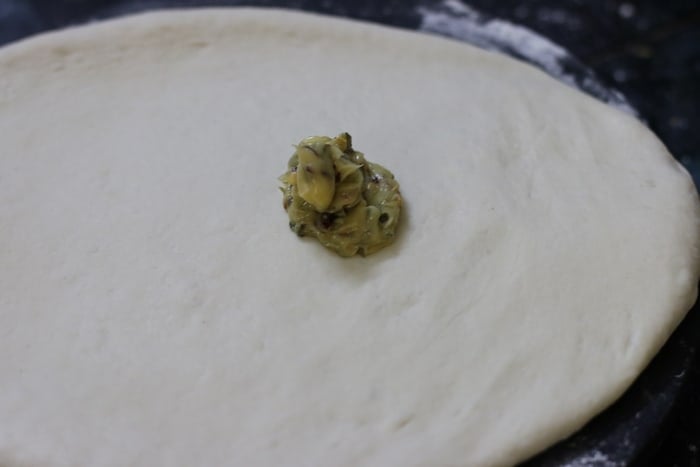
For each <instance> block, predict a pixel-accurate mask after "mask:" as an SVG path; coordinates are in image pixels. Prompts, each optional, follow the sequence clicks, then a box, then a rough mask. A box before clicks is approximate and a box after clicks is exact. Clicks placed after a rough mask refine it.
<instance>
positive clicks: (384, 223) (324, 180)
mask: <svg viewBox="0 0 700 467" xmlns="http://www.w3.org/2000/svg"><path fill="white" fill-rule="evenodd" d="M280 181H281V182H282V185H283V186H282V187H281V189H282V193H283V195H284V199H283V202H282V205H283V207H284V209H285V210H286V211H287V214H288V215H289V227H290V228H291V229H292V231H294V232H295V233H296V234H297V235H299V236H300V237H303V236H307V235H308V236H311V237H315V238H316V239H318V241H319V242H321V244H322V245H323V246H325V247H327V248H330V249H331V250H333V251H335V252H336V253H338V254H339V255H340V256H353V255H355V254H356V253H359V254H361V255H362V256H366V255H370V254H372V253H374V252H376V251H379V250H381V249H382V248H384V247H385V246H387V245H389V244H390V243H392V242H393V241H394V236H395V231H396V226H397V225H398V222H399V214H400V212H401V194H400V193H399V184H398V182H397V181H396V180H395V179H394V175H393V174H392V173H391V172H389V171H388V170H387V169H385V168H384V167H382V166H381V165H379V164H374V163H372V162H368V161H367V160H366V159H365V157H364V154H362V153H361V152H358V151H355V150H354V149H353V148H352V140H351V137H350V135H349V134H348V133H341V134H340V135H338V136H336V137H335V138H329V137H327V136H312V137H309V138H305V139H303V140H302V141H301V142H300V143H299V144H298V145H297V146H296V151H295V152H294V154H293V155H292V157H291V158H290V159H289V163H288V167H287V172H285V174H284V175H282V176H281V177H280Z"/></svg>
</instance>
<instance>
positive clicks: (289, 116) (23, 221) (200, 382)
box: [0, 9, 700, 467]
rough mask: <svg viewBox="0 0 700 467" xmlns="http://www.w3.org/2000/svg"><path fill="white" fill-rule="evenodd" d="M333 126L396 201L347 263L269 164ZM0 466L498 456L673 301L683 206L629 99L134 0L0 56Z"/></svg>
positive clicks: (390, 34)
mask: <svg viewBox="0 0 700 467" xmlns="http://www.w3.org/2000/svg"><path fill="white" fill-rule="evenodd" d="M341 131H349V132H351V133H352V135H353V137H354V141H355V144H356V146H357V147H358V148H360V149H361V150H362V151H363V152H364V153H365V154H366V155H367V156H368V157H369V158H371V159H372V160H376V161H377V162H378V163H380V164H383V165H385V166H386V167H388V168H390V169H391V170H392V171H393V172H394V174H395V175H396V177H397V179H398V180H400V181H401V189H402V193H403V195H404V199H405V201H406V208H405V211H404V214H402V216H403V217H404V219H405V222H404V225H402V226H401V227H400V230H399V236H400V238H399V240H398V241H397V243H396V244H394V245H393V246H391V247H390V248H387V249H386V250H383V251H382V252H380V253H378V254H376V255H373V256H371V257H368V258H354V259H343V258H340V257H337V256H336V255H334V254H333V253H330V252H329V251H327V250H326V249H324V248H322V247H320V246H319V245H318V244H316V242H314V241H312V240H308V241H305V240H301V239H299V238H297V237H295V236H294V235H292V234H291V233H290V232H289V229H288V227H287V219H286V216H285V213H284V211H283V210H282V208H281V206H280V194H279V192H278V191H277V187H276V177H277V176H278V175H279V174H280V173H281V172H282V171H283V170H284V168H285V164H286V161H287V159H288V157H289V155H290V154H291V152H292V150H293V149H292V147H291V145H292V144H293V143H294V142H295V141H298V140H299V139H300V138H303V137H305V136H309V135H313V134H320V135H335V134H337V133H339V132H341ZM0 134H2V139H1V140H0V245H1V246H0V265H2V266H1V267H0V333H1V334H0V355H2V356H3V357H2V358H1V359H0V464H2V465H8V466H25V465H31V466H74V465H90V466H123V465H133V466H178V465H181V466H192V465H212V466H213V465H238V466H281V465H293V466H381V467H386V466H402V467H403V466H424V467H427V466H430V467H433V466H456V465H468V466H493V465H508V464H512V463H515V462H517V461H521V460H523V459H525V458H527V457H528V456H530V455H532V454H534V453H536V452H537V451H539V450H541V449H544V448H546V447H547V446H548V445H550V444H552V443H553V442H555V441H556V440H558V439H560V438H562V437H564V436H566V435H569V434H570V433H572V432H573V431H575V430H576V429H578V428H579V427H581V426H582V425H583V424H584V423H585V422H586V421H587V420H589V419H590V418H591V417H592V416H594V415H595V414H596V413H597V412H599V411H600V410H602V409H604V408H605V407H606V406H607V405H609V404H610V403H611V402H612V401H614V400H615V398H617V397H618V396H619V395H620V394H621V393H622V392H623V391H624V390H625V388H627V386H628V385H629V384H630V383H631V382H632V381H633V379H634V378H635V377H636V375H637V374H638V373H639V372H640V371H641V370H642V369H643V368H644V366H645V365H646V364H647V363H648V362H649V360H650V358H651V357H652V356H653V355H654V353H655V352H656V351H657V350H658V349H659V347H660V346H661V345H662V343H663V342H664V341H665V339H666V338H667V337H668V335H669V334H670V332H671V331H672V330H673V328H674V327H675V326H676V324H677V323H678V322H679V321H680V320H681V319H682V317H683V316H684V314H685V313H686V311H687V310H688V309H689V308H690V307H691V305H692V304H693V302H694V300H695V298H696V292H697V284H698V275H699V240H698V232H699V227H700V223H699V219H700V207H699V203H698V196H697V192H696V189H695V187H694V185H693V183H692V181H691V179H690V177H689V176H688V174H687V173H686V172H685V171H684V170H683V169H682V167H681V166H680V165H679V164H678V163H677V162H676V161H675V160H674V159H673V158H672V157H671V156H670V155H669V154H668V153H667V151H666V150H665V148H664V147H663V145H662V144H661V143H660V142H659V141H658V140H657V139H656V138H655V137H654V136H653V135H652V134H651V133H650V132H649V131H648V130H647V129H646V128H645V127H644V126H643V125H641V124H640V123H639V122H637V121H635V120H634V119H633V118H631V117H629V116H626V115H623V114H622V113H621V112H619V111H616V110H614V109H611V108H609V107H607V106H605V105H603V104H601V103H599V102H596V101H594V100H593V99H591V98H589V97H587V96H584V95H582V94H580V93H579V92H577V91H575V90H573V89H570V88H568V87H566V86H564V85H562V84H559V83H558V82H556V81H555V80H553V79H551V78H549V77H548V76H546V75H544V74H543V73H542V72H540V71H538V70H536V69H534V68H532V67H530V66H528V65H525V64H522V63H518V62H516V61H514V60H511V59H509V58H506V57H503V56H499V55H495V54H492V53H487V52H484V51H481V50H477V49H475V48H472V47H470V46H468V45H465V44H462V43H457V42H452V41H449V40H445V39H439V38H435V37H428V36H425V35H420V34H416V33H411V32H404V31H399V30H392V29H388V28H384V27H379V26H372V25H366V24H360V23H355V22H349V21H345V20H338V19H331V18H323V17H318V16H311V15H307V14H300V13H291V12H282V11H272V10H267V11H258V10H246V9H236V10H201V11H188V12H180V11H171V12H167V13H150V14H145V15H141V16H136V17H131V18H126V19H120V20H116V21H109V22H106V23H103V24H95V25H90V26H87V27H81V28H77V29H73V30H68V31H64V32H58V33H54V34H48V35H45V36H41V37H37V38H34V39H30V40H28V41H25V42H22V43H19V44H16V45H12V46H10V47H7V48H5V49H3V50H2V51H0Z"/></svg>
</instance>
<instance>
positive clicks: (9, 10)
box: [0, 0, 700, 467]
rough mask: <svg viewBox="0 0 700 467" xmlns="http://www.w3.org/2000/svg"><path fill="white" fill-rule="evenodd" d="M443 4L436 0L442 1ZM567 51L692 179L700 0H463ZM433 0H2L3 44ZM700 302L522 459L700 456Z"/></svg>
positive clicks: (565, 461)
mask: <svg viewBox="0 0 700 467" xmlns="http://www.w3.org/2000/svg"><path fill="white" fill-rule="evenodd" d="M442 3H444V2H442ZM468 3H469V5H471V6H473V7H475V8H476V9H478V10H480V11H482V12H484V13H486V14H487V15H490V16H494V17H500V18H502V19H506V20H509V21H512V22H515V23H519V24H521V25H525V26H527V27H529V28H531V29H532V30H534V31H536V32H538V33H539V34H541V35H543V36H545V37H548V38H550V39H551V40H552V41H553V42H555V43H557V44H560V45H562V46H564V47H565V48H566V49H568V50H569V51H571V52H572V54H573V55H574V56H575V57H577V58H578V59H579V60H580V61H581V62H582V63H583V64H584V65H585V66H586V67H588V68H590V69H592V70H594V72H595V73H596V74H597V75H598V78H599V79H600V81H601V82H603V83H604V84H605V85H607V86H609V87H612V88H616V89H618V90H619V91H621V92H622V93H623V94H624V95H625V96H626V97H627V98H628V101H629V102H630V103H631V104H632V106H633V107H634V108H636V109H637V110H638V111H639V113H640V116H641V117H642V118H643V119H644V120H645V121H646V122H647V123H648V125H649V126H650V127H651V129H652V130H653V131H654V132H655V133H656V134H657V135H658V136H659V137H660V138H661V140H662V141H663V142H664V143H665V144H666V145H667V146H668V148H669V149H670V151H671V152H672V153H673V154H674V155H675V156H676V157H677V158H678V159H679V160H680V161H681V162H682V163H683V164H684V165H685V166H686V167H687V168H688V169H690V171H691V172H692V173H693V176H694V178H695V181H696V184H698V183H699V182H700V1H698V0H686V1H684V0H668V1H665V2H661V1H653V0H646V1H642V0H638V1H632V0H630V1H621V0H608V1H606V0H595V1H593V0H591V1H583V0H534V1H529V2H523V1H516V0H501V1H497V2H496V1H487V0H472V1H470V2H468ZM439 4H440V2H436V1H427V0H424V1H420V0H409V1H401V0H387V1H384V2H381V1H375V2H371V1H366V0H364V1H352V0H345V1H332V0H331V1H322V0H316V1H312V0H308V1H305V0H296V1H295V0H286V1H274V0H259V1H253V0H249V1H234V0H230V1H226V0H170V1H168V0H0V44H4V43H7V42H10V41H13V40H17V39H20V38H22V37H26V36H29V35H32V34H36V33H38V32H41V31H44V30H50V29H56V28H60V27H64V26H67V25H74V24H80V23H83V22H86V21H89V20H93V19H97V18H107V17H111V16H115V15H120V14H123V13H125V12H134V11H140V10H145V9H152V8H157V7H172V6H223V5H261V6H289V7H293V8H302V9H307V10H311V11H317V12H322V13H329V14H336V15H341V16H350V17H353V18H359V19H365V20H368V21H374V22H381V23H385V24H391V25H396V26H401V27H407V28H415V27H416V26H417V25H418V24H419V18H418V14H417V7H419V6H426V5H428V6H430V5H439ZM699 348H700V309H698V307H696V308H695V309H694V310H693V311H691V313H690V314H689V315H688V317H687V318H686V319H685V321H684V322H683V323H682V324H681V326H680V327H679V328H678V330H677V331H676V333H675V334H674V335H673V337H672V338H671V339H670V340H669V342H668V343H667V345H666V346H665V347H664V349H663V350H662V351H661V353H660V354H659V355H658V356H657V357H656V358H655V360H654V361H653V362H652V364H651V365H650V367H649V368H648V369H647V370H646V371H645V372H644V373H643V375H642V376H641V377H640V378H639V380H638V381H637V382H636V383H635V385H634V386H633V387H632V388H631V389H630V390H629V391H628V392H627V393H626V394H625V396H624V397H623V398H622V399H621V400H620V401H619V402H618V403H616V404H615V405H614V406H613V407H611V408H610V409H608V410H607V411H606V412H605V413H603V414H602V415H600V416H599V417H597V418H596V419H594V420H593V421H592V422H591V423H590V424H589V425H588V426H586V427H585V428H584V429H583V430H582V431H581V432H580V433H578V434H576V435H574V436H573V437H572V438H571V439H569V440H566V441H564V442H562V443H560V444H559V445H557V446H555V447H554V448H552V449H549V450H548V451H546V452H545V453H543V454H542V455H540V456H538V457H536V458H534V459H532V460H531V461H530V462H528V463H526V465H527V466H560V465H571V466H618V465H642V466H644V465H649V466H654V467H656V466H678V467H698V466H700V452H699V450H700V360H699V359H698V358H696V354H697V353H698V351H699Z"/></svg>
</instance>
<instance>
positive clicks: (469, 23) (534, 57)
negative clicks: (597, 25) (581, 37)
mask: <svg viewBox="0 0 700 467" xmlns="http://www.w3.org/2000/svg"><path fill="white" fill-rule="evenodd" d="M416 11H417V12H418V14H419V15H420V18H421V23H420V26H419V29H420V30H421V31H425V32H430V33H434V34H439V35H442V36H447V37H452V38H455V39H459V40H463V41H465V42H469V43H470V44H473V45H476V46H477V47H481V48H484V49H487V50H497V51H500V52H505V53H506V54H508V55H511V56H513V57H516V58H520V59H522V60H525V61H527V62H529V63H532V64H533V65H536V66H538V67H539V68H541V69H542V70H544V71H545V72H547V73H548V74H549V75H551V76H553V77H554V78H556V79H558V80H559V81H562V82H564V83H566V84H568V85H570V86H573V87H575V88H577V89H580V90H582V91H584V92H586V93H587V94H590V95H592V96H594V97H597V98H598V99H600V100H602V101H604V102H607V103H608V104H610V105H612V106H614V107H617V108H618V109H620V110H622V111H624V112H626V113H628V114H631V115H635V116H636V115H637V112H636V110H635V109H634V108H633V107H632V106H631V105H630V104H629V103H628V102H627V100H626V99H625V97H624V96H623V95H622V94H620V93H619V92H618V91H615V90H611V89H609V88H608V87H606V86H604V85H603V84H601V83H600V82H599V80H598V79H597V78H596V77H595V75H594V74H593V73H592V72H591V71H590V70H587V69H586V68H585V67H584V66H583V65H582V64H581V63H580V62H579V61H578V60H577V59H576V58H574V57H573V56H572V55H571V54H570V53H569V52H568V51H567V50H566V49H564V48H563V47H561V46H559V45H557V44H555V43H553V42H552V41H550V40H549V39H546V38H544V37H542V36H540V35H539V34H537V33H535V32H533V31H532V30H530V29H528V28H525V27H523V26H518V25H515V24H513V23H510V22H508V21H504V20H501V19H496V18H490V17H488V16H486V15H484V14H483V13H480V12H478V11H476V10H474V9H473V8H471V7H469V6H467V5H465V4H464V3H462V2H461V1H459V0H443V1H442V2H441V3H438V4H431V5H421V6H419V7H418V8H417V10H416ZM572 69H573V71H572Z"/></svg>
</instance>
